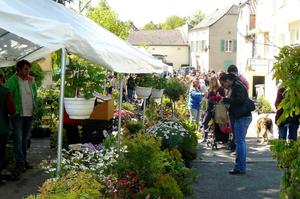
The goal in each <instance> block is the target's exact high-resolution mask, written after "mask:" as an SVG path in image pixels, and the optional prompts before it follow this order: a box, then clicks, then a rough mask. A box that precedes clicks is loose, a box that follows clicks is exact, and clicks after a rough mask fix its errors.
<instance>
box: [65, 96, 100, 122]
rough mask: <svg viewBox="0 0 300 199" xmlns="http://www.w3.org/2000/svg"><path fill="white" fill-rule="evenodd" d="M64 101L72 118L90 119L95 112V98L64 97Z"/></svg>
mask: <svg viewBox="0 0 300 199" xmlns="http://www.w3.org/2000/svg"><path fill="white" fill-rule="evenodd" d="M64 103H65V109H66V112H67V113H68V115H69V117H70V118H71V119H88V118H90V115H91V113H92V112H93V109H94V104H95V98H91V99H84V98H64Z"/></svg>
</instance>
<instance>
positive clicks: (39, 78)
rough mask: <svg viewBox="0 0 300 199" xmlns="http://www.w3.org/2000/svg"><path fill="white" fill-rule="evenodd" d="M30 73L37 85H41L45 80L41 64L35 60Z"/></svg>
mask: <svg viewBox="0 0 300 199" xmlns="http://www.w3.org/2000/svg"><path fill="white" fill-rule="evenodd" d="M30 75H32V76H33V77H34V80H35V83H36V85H37V87H40V86H41V85H42V82H43V80H44V77H45V74H44V72H43V70H42V68H41V66H40V65H39V64H38V63H37V62H33V63H32V64H31V71H30Z"/></svg>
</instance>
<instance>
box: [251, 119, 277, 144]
mask: <svg viewBox="0 0 300 199" xmlns="http://www.w3.org/2000/svg"><path fill="white" fill-rule="evenodd" d="M255 129H256V135H257V142H260V143H261V144H262V143H264V142H268V141H269V136H273V121H272V119H270V118H269V117H268V115H264V116H262V117H260V118H259V119H258V120H257V122H256V128H255ZM260 137H261V138H260Z"/></svg>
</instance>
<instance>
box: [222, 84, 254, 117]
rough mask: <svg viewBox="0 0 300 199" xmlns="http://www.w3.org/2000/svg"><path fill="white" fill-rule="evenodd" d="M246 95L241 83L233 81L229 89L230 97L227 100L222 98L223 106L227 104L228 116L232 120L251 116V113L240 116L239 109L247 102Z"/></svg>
mask: <svg viewBox="0 0 300 199" xmlns="http://www.w3.org/2000/svg"><path fill="white" fill-rule="evenodd" d="M248 98H249V97H248V93H247V90H246V88H245V87H244V85H243V83H242V82H241V81H239V80H235V81H234V82H233V84H232V87H231V96H230V97H229V98H223V102H224V103H225V104H229V105H230V107H229V115H230V117H232V118H240V117H245V116H251V112H249V113H246V114H241V109H239V107H242V106H243V105H244V103H245V102H246V101H247V100H248Z"/></svg>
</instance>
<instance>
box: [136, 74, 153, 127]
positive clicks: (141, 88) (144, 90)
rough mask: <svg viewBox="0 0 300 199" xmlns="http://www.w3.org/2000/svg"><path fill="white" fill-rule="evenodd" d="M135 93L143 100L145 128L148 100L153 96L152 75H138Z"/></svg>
mask: <svg viewBox="0 0 300 199" xmlns="http://www.w3.org/2000/svg"><path fill="white" fill-rule="evenodd" d="M135 82H136V85H137V86H136V87H135V91H136V94H137V96H138V97H140V98H142V99H143V104H144V106H143V126H144V124H145V111H146V99H147V98H148V97H149V96H150V95H151V90H152V84H153V78H152V75H151V74H138V75H137V77H136V78H135Z"/></svg>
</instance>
